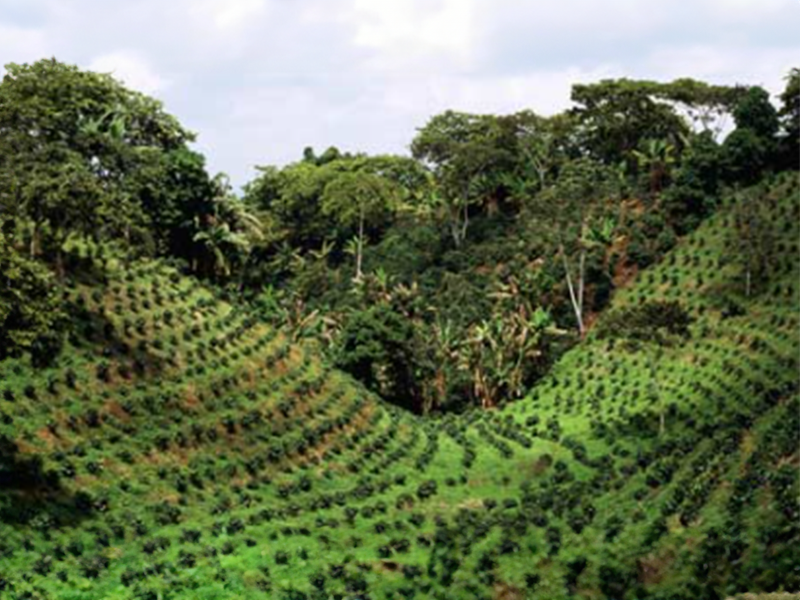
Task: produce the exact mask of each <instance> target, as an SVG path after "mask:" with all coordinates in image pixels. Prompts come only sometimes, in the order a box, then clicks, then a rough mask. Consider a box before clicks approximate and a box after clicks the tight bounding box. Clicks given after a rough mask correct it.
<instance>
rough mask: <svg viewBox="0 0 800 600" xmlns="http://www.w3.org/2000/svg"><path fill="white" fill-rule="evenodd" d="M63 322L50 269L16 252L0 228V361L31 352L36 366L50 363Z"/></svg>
mask: <svg viewBox="0 0 800 600" xmlns="http://www.w3.org/2000/svg"><path fill="white" fill-rule="evenodd" d="M63 324H64V315H63V312H62V310H61V303H60V301H59V298H58V294H57V293H56V289H55V286H54V285H53V281H52V276H51V275H50V273H49V272H48V271H47V270H46V269H45V268H44V267H42V266H40V265H38V264H36V263H35V262H33V261H31V260H29V259H26V258H24V257H23V256H21V255H19V254H18V253H17V252H16V250H15V249H14V247H13V246H12V244H11V242H10V240H9V239H8V238H7V237H6V236H5V235H4V234H3V233H2V231H0V361H2V360H4V359H6V358H9V357H13V356H19V355H21V354H22V353H24V352H30V353H31V355H32V358H33V362H34V364H35V365H36V366H44V365H47V364H49V363H51V362H52V361H53V360H54V358H55V356H56V355H57V354H58V351H59V349H60V348H61V345H62V343H63Z"/></svg>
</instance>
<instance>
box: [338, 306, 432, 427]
mask: <svg viewBox="0 0 800 600" xmlns="http://www.w3.org/2000/svg"><path fill="white" fill-rule="evenodd" d="M415 343H416V338H415V332H414V328H413V325H412V324H411V322H410V321H409V320H408V319H406V318H404V317H403V316H402V315H401V314H399V313H398V312H396V311H394V310H393V309H392V307H391V306H389V304H387V303H385V302H381V303H378V304H375V305H374V306H371V307H369V308H366V309H364V310H355V311H353V312H352V313H351V314H350V315H349V317H348V319H347V323H346V325H345V326H344V328H343V330H342V332H341V335H340V337H339V342H338V344H337V348H336V350H335V362H336V365H337V366H338V367H339V368H341V369H343V370H344V371H347V372H348V373H350V374H351V375H353V376H354V377H356V378H357V379H359V380H360V381H361V382H362V383H364V385H366V386H367V387H368V388H369V389H371V390H373V391H374V392H376V393H379V394H380V395H381V396H382V397H383V398H385V399H387V400H388V401H390V402H393V403H394V404H397V405H398V406H402V407H404V408H407V409H409V410H412V411H415V412H422V409H423V402H422V398H421V395H420V393H419V389H418V386H417V382H416V378H415V377H414V364H415V360H414V356H415V350H414V345H415Z"/></svg>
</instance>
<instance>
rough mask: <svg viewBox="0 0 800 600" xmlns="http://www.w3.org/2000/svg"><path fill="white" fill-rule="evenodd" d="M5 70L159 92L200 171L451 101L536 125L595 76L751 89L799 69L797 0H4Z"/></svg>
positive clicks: (392, 122)
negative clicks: (197, 147) (82, 71)
mask: <svg viewBox="0 0 800 600" xmlns="http://www.w3.org/2000/svg"><path fill="white" fill-rule="evenodd" d="M0 6H2V8H0V60H2V61H4V62H12V61H13V62H30V61H33V60H36V59H38V58H41V57H45V56H51V55H55V56H56V57H57V58H58V59H59V60H63V61H65V62H68V63H76V64H80V65H84V66H85V65H89V66H90V67H91V68H93V69H95V70H100V71H106V72H113V73H114V75H115V76H117V77H118V78H120V79H122V80H124V81H125V82H126V83H127V84H128V85H130V86H131V87H134V88H137V89H139V90H141V91H144V92H146V93H151V94H155V95H157V96H158V97H160V98H161V99H162V100H164V101H165V104H166V105H167V106H168V107H169V110H170V112H172V113H173V114H175V115H176V116H177V117H178V118H179V119H181V121H182V122H184V123H186V124H187V125H188V126H190V127H191V128H192V129H194V130H196V131H197V132H198V133H199V135H200V138H199V139H200V141H201V143H202V149H203V150H204V151H205V152H207V154H208V159H209V160H208V162H209V165H210V168H211V169H212V170H218V169H222V170H225V171H228V172H229V173H231V175H232V176H233V179H234V181H237V182H241V181H243V179H244V178H245V177H249V176H250V175H251V174H252V171H251V166H252V165H254V164H264V163H269V162H274V163H278V164H281V163H283V162H285V161H287V160H294V159H296V158H297V157H298V156H299V154H300V153H301V151H302V148H303V147H304V146H306V145H309V144H313V145H314V146H315V147H324V146H327V145H330V144H334V145H336V146H339V147H340V148H343V149H349V150H364V151H369V152H397V151H403V150H404V149H405V148H406V147H407V145H408V144H409V142H410V141H411V139H412V138H413V136H414V130H415V128H416V127H419V126H421V125H424V123H425V122H426V121H427V120H428V119H429V118H430V117H431V116H432V115H434V114H436V113H438V112H441V111H442V110H445V109H447V108H453V109H456V110H464V111H471V112H481V113H487V112H493V113H506V112H512V111H516V110H519V109H522V108H531V109H533V110H535V111H537V112H539V113H543V114H549V113H553V112H557V111H560V110H563V109H565V108H567V107H568V106H569V95H570V88H571V86H572V84H574V83H577V82H589V81H595V80H597V79H600V78H606V77H622V76H625V77H631V78H648V79H659V80H668V79H673V78H676V77H684V76H689V77H695V78H698V79H705V80H708V81H711V82H718V83H736V82H742V83H757V84H762V85H764V86H765V87H767V88H768V89H770V91H772V92H775V91H778V90H779V89H780V88H781V87H782V85H783V81H782V77H783V75H784V74H785V73H786V71H787V70H788V68H789V67H790V66H792V65H793V64H794V65H795V66H796V65H797V64H798V62H799V61H800V39H798V38H797V35H796V31H795V29H796V27H795V25H796V23H797V22H799V21H798V19H800V3H799V2H798V1H797V0H649V1H647V2H644V1H643V0H606V1H605V2H598V1H597V0H527V1H525V0H172V1H167V0H137V1H136V2H133V1H126V2H122V1H119V2H108V1H107V0H10V2H9V0H0Z"/></svg>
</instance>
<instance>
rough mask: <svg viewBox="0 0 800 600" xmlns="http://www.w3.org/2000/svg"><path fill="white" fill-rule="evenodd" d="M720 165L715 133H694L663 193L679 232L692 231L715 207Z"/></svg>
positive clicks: (662, 198)
mask: <svg viewBox="0 0 800 600" xmlns="http://www.w3.org/2000/svg"><path fill="white" fill-rule="evenodd" d="M721 168H722V165H721V149H720V146H719V144H717V142H716V141H715V140H714V136H713V134H712V133H711V132H710V131H703V132H702V133H700V134H698V135H694V136H691V138H689V145H688V147H687V149H686V151H685V152H684V154H683V157H682V159H681V161H680V165H679V166H678V168H677V169H675V171H674V174H673V177H672V185H671V186H669V187H668V188H667V189H666V190H664V192H663V194H662V195H661V206H662V207H663V208H664V209H665V211H666V212H667V215H668V217H669V220H670V222H671V224H672V225H673V226H675V228H676V229H677V230H678V231H679V232H681V233H685V232H687V231H690V230H692V229H693V228H694V227H696V226H697V225H698V224H699V222H700V220H701V219H702V218H704V217H705V216H707V215H708V214H709V213H710V212H711V210H712V209H713V208H714V207H715V206H716V203H717V198H718V196H719V186H720V175H721Z"/></svg>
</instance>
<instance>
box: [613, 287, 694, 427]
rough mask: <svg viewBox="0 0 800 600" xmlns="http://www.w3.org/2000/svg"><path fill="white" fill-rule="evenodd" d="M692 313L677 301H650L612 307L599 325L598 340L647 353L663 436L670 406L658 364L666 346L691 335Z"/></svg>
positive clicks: (675, 343) (679, 341)
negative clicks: (665, 397)
mask: <svg viewBox="0 0 800 600" xmlns="http://www.w3.org/2000/svg"><path fill="white" fill-rule="evenodd" d="M691 323H692V319H691V317H690V315H689V313H687V312H686V310H685V309H684V308H683V307H682V306H681V305H680V304H679V303H677V302H672V301H658V300H655V301H649V302H644V303H641V304H639V305H635V306H627V307H623V308H618V309H614V310H611V311H610V312H608V313H607V314H606V315H604V316H603V318H602V319H601V321H600V323H599V324H598V327H597V337H598V339H610V340H619V341H620V342H622V346H623V348H625V349H627V350H629V351H640V352H642V353H643V354H644V356H645V360H646V362H647V368H648V371H649V374H650V386H651V393H652V395H653V397H654V399H655V401H656V403H657V404H658V406H659V417H658V420H659V426H658V430H659V435H663V434H664V431H665V429H666V407H665V406H664V394H663V392H662V390H661V381H660V378H659V371H658V363H659V361H660V360H661V358H662V356H663V351H664V349H665V348H669V347H674V346H676V345H678V344H680V343H682V342H684V341H685V340H687V339H688V338H689V337H690V331H689V326H690V325H691Z"/></svg>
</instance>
